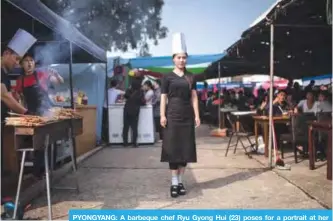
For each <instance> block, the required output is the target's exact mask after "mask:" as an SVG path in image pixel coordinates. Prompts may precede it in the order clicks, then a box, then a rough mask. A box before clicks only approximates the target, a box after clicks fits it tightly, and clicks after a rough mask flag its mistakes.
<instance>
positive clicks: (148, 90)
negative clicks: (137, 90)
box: [143, 80, 154, 105]
mask: <svg viewBox="0 0 333 221" xmlns="http://www.w3.org/2000/svg"><path fill="white" fill-rule="evenodd" d="M143 90H144V91H145V101H146V104H150V105H152V104H153V98H154V89H153V84H152V83H151V81H149V80H148V81H145V83H144V84H143Z"/></svg>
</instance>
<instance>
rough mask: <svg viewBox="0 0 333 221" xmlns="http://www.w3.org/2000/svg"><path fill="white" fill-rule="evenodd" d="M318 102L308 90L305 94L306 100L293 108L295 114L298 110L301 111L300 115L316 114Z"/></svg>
mask: <svg viewBox="0 0 333 221" xmlns="http://www.w3.org/2000/svg"><path fill="white" fill-rule="evenodd" d="M318 107H319V102H317V101H316V100H315V96H314V93H313V91H311V90H308V91H307V92H306V99H305V100H301V101H300V102H299V103H298V105H297V107H296V108H295V113H298V112H299V110H301V111H302V113H316V112H318Z"/></svg>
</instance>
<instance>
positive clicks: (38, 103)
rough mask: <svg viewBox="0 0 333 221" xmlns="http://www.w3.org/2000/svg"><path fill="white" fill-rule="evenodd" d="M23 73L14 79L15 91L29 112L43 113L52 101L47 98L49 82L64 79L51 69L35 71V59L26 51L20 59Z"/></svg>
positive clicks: (61, 81)
mask: <svg viewBox="0 0 333 221" xmlns="http://www.w3.org/2000/svg"><path fill="white" fill-rule="evenodd" d="M21 65H22V68H23V71H24V74H23V75H22V76H20V77H19V78H18V79H17V80H16V90H15V91H16V93H17V94H18V95H19V96H20V97H21V98H22V100H23V101H24V103H25V105H26V107H27V109H28V110H29V112H30V113H32V114H35V115H43V114H44V113H45V111H47V110H48V109H49V108H50V107H51V106H52V103H51V101H50V99H49V94H48V90H49V88H50V83H52V84H60V83H63V82H64V79H63V78H62V77H61V76H60V75H59V74H58V73H56V71H53V70H51V69H49V71H48V72H47V73H46V72H43V71H36V70H35V60H34V58H33V56H32V55H31V54H30V53H27V54H26V55H25V56H24V57H23V58H22V60H21Z"/></svg>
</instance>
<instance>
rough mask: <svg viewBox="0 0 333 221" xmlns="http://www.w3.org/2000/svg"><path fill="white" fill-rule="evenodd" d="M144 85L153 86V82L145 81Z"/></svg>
mask: <svg viewBox="0 0 333 221" xmlns="http://www.w3.org/2000/svg"><path fill="white" fill-rule="evenodd" d="M144 85H147V86H148V87H150V88H153V84H152V83H151V81H150V80H147V81H145V83H144Z"/></svg>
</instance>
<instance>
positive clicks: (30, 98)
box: [15, 52, 64, 177]
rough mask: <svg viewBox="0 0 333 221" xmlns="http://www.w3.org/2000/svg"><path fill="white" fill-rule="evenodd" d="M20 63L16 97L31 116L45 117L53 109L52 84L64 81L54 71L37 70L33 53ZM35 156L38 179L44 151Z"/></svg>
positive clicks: (35, 173)
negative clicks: (21, 73) (50, 94)
mask: <svg viewBox="0 0 333 221" xmlns="http://www.w3.org/2000/svg"><path fill="white" fill-rule="evenodd" d="M20 63H21V66H22V68H23V72H24V73H23V75H21V76H20V77H19V78H18V79H17V80H16V87H15V94H16V97H17V98H21V99H22V100H23V101H24V104H25V105H26V107H27V109H28V111H29V113H30V114H32V115H39V116H43V115H44V114H45V113H46V112H47V111H48V110H49V108H51V107H52V102H51V101H50V99H49V96H48V95H49V93H48V90H49V88H50V86H51V84H60V83H63V82H64V80H63V78H62V77H61V76H60V75H59V74H58V73H57V72H56V71H54V70H53V69H48V71H47V73H46V72H44V71H41V70H36V69H35V60H34V58H33V55H32V53H31V52H28V53H26V54H25V55H24V56H23V58H22V60H21V62H20ZM29 143H31V140H29V139H27V140H26V144H29ZM34 156H35V157H34V171H33V173H34V175H35V176H36V177H41V176H42V174H43V169H44V150H36V151H34Z"/></svg>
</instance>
